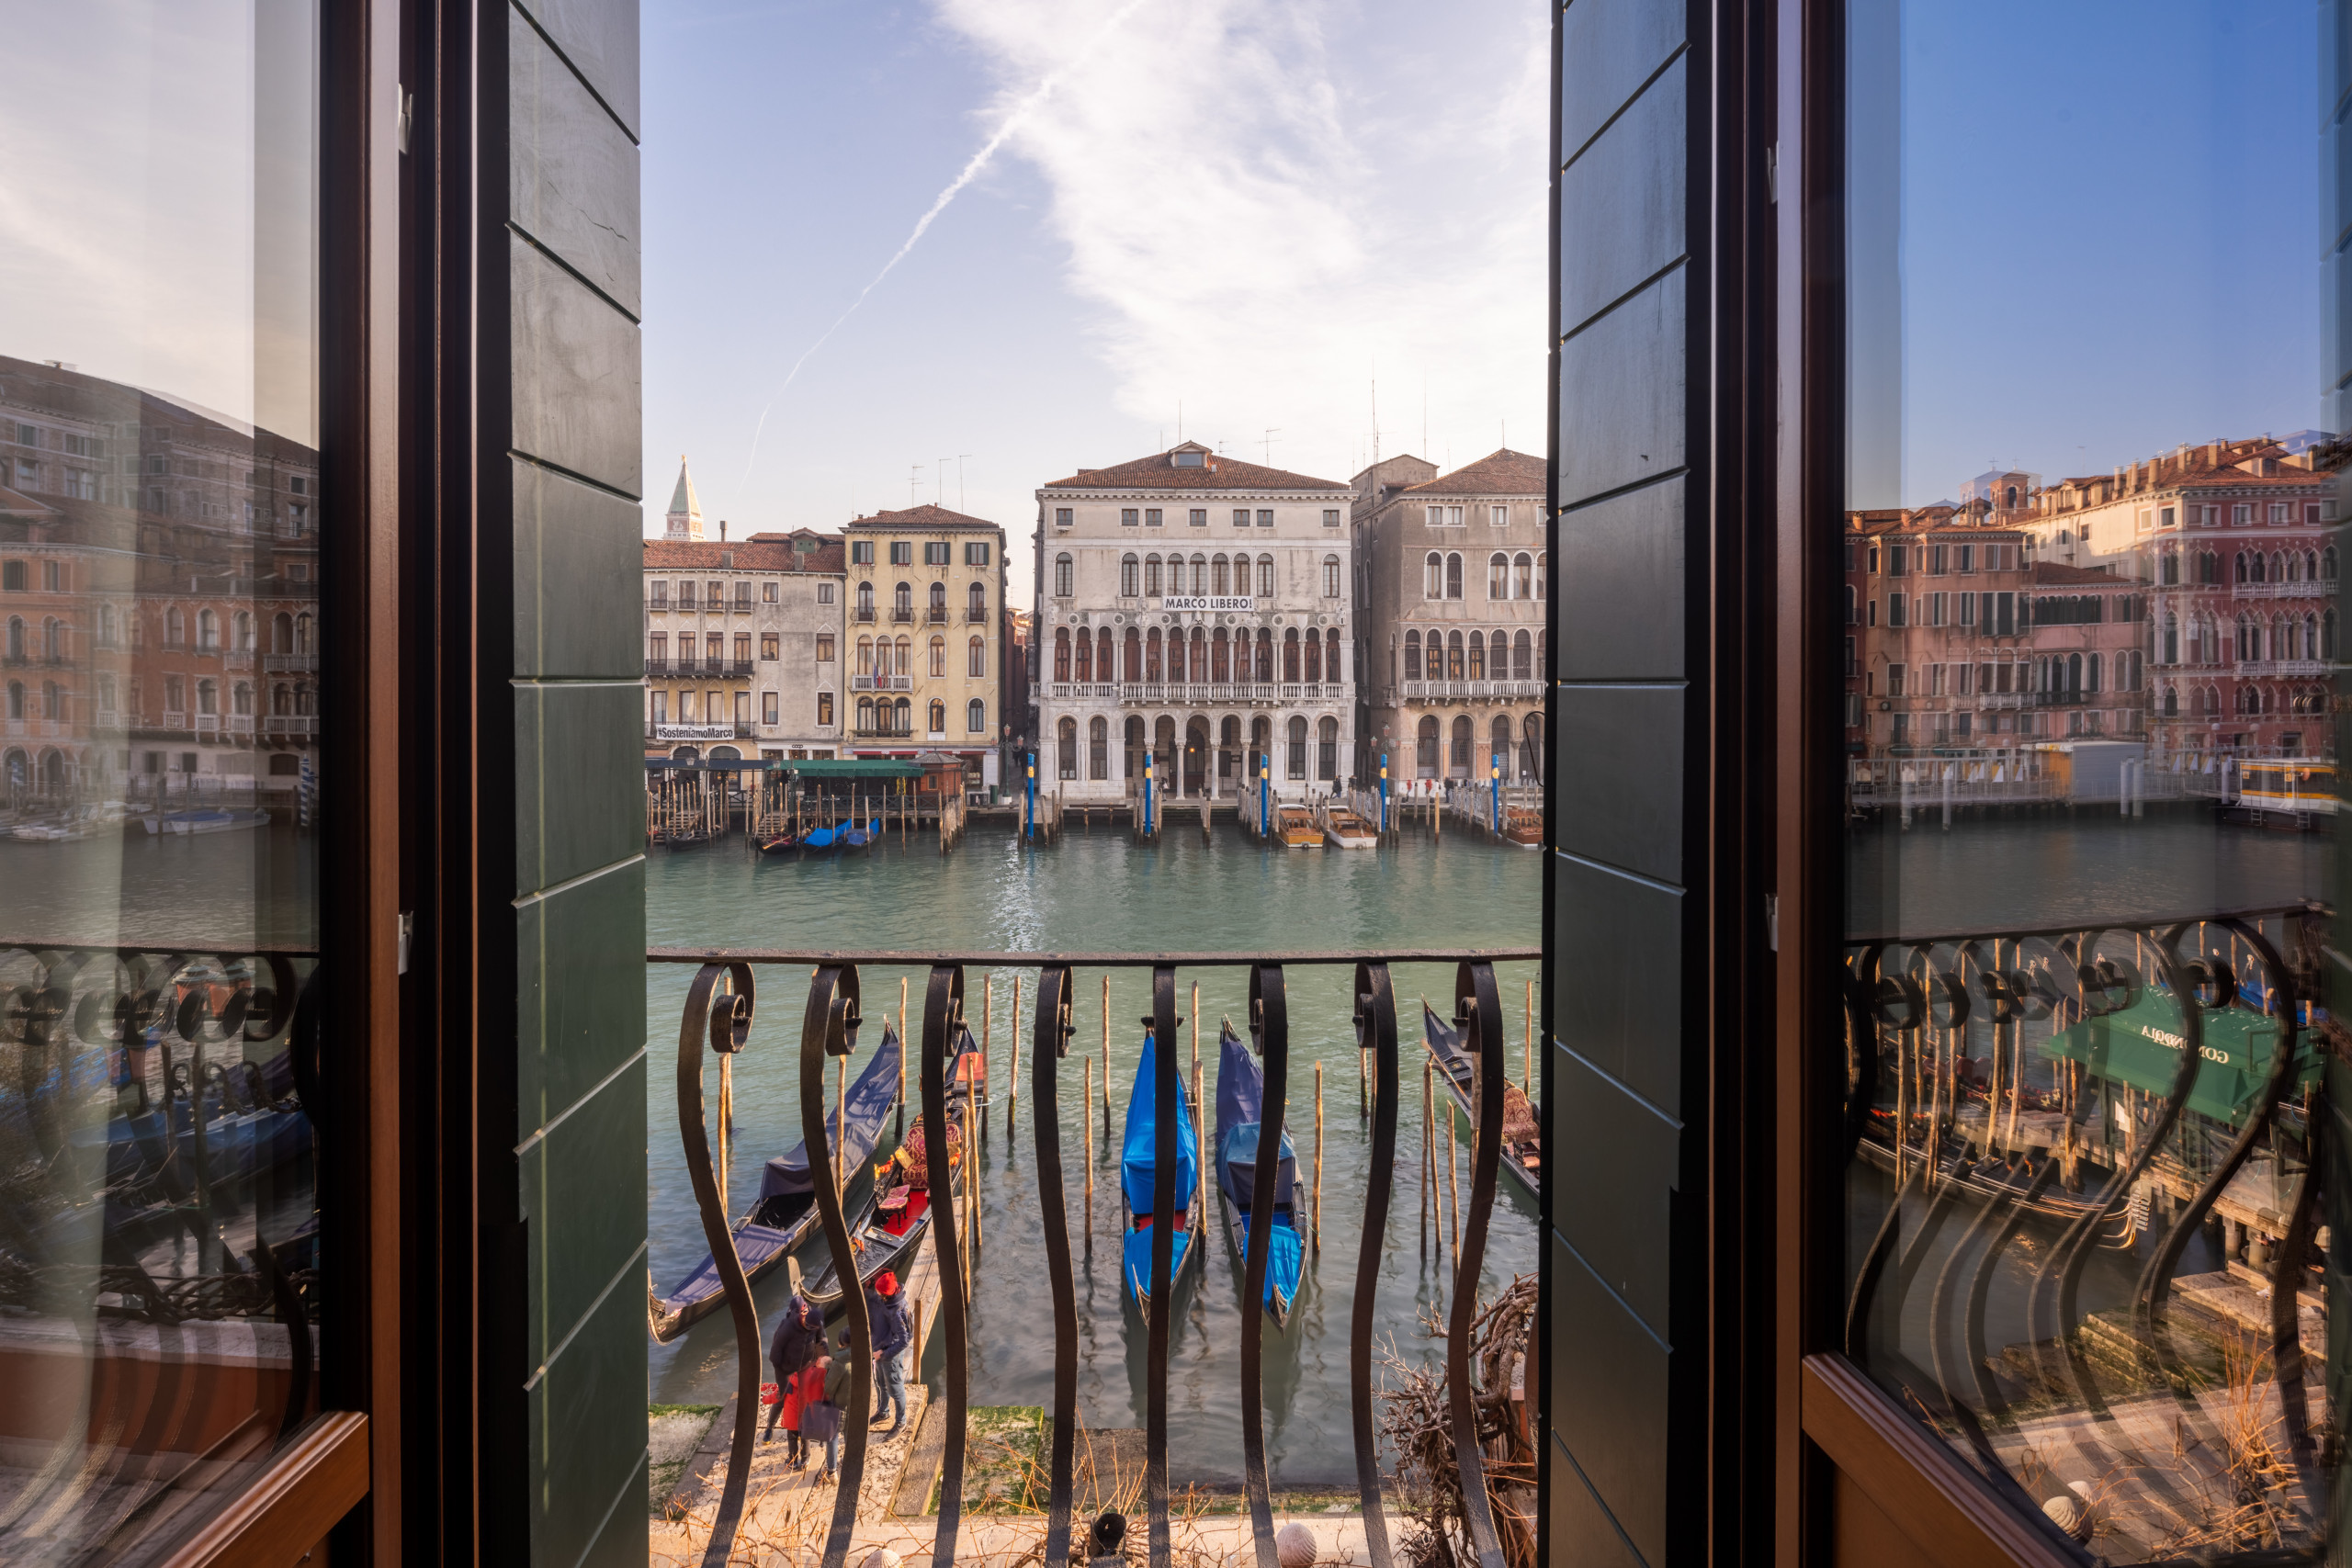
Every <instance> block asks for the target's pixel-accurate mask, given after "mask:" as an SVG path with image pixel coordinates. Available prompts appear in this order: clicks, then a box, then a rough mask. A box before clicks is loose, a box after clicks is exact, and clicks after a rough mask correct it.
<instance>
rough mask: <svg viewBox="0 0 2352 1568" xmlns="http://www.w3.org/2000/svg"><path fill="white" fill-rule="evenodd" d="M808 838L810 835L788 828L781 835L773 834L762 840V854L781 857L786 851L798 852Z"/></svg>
mask: <svg viewBox="0 0 2352 1568" xmlns="http://www.w3.org/2000/svg"><path fill="white" fill-rule="evenodd" d="M807 837H808V835H806V834H804V833H802V832H801V831H800V830H799V829H795V828H786V829H785V830H784V831H783V832H781V833H771V834H769V835H768V836H767V837H766V838H764V839H762V840H760V853H762V854H763V855H780V854H782V853H784V852H786V850H797V849H798V848H799V847H800V846H801V844H802V843H803V842H805V841H806V840H807Z"/></svg>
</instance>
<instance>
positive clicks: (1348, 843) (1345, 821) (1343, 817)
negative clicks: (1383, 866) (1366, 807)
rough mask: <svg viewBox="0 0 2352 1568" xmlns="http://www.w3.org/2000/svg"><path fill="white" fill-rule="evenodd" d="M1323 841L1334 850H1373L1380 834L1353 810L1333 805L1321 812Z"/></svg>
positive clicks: (1377, 844) (1377, 845) (1378, 842)
mask: <svg viewBox="0 0 2352 1568" xmlns="http://www.w3.org/2000/svg"><path fill="white" fill-rule="evenodd" d="M1323 842H1324V843H1325V845H1326V846H1328V847H1329V848H1331V849H1335V850H1375V849H1378V848H1379V847H1380V834H1379V833H1378V832H1377V831H1376V830H1375V829H1374V828H1373V825H1372V824H1371V823H1369V822H1367V821H1365V820H1364V819H1363V818H1362V817H1360V816H1358V815H1357V814H1356V813H1355V812H1353V811H1351V810H1349V809H1348V808H1347V807H1344V806H1334V807H1331V808H1330V809H1329V811H1326V812H1325V813H1324V814H1323Z"/></svg>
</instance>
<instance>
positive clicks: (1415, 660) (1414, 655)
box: [1405, 632, 1421, 681]
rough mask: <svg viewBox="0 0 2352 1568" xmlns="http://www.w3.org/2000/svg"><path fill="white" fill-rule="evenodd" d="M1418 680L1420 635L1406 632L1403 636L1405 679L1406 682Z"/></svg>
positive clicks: (1419, 676)
mask: <svg viewBox="0 0 2352 1568" xmlns="http://www.w3.org/2000/svg"><path fill="white" fill-rule="evenodd" d="M1420 678H1421V634H1420V633H1419V632H1407V633H1406V634H1405V679H1406V680H1408V681H1418V680H1419V679H1420Z"/></svg>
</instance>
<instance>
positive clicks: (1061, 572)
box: [1054, 555, 1078, 599]
mask: <svg viewBox="0 0 2352 1568" xmlns="http://www.w3.org/2000/svg"><path fill="white" fill-rule="evenodd" d="M1077 570H1078V569H1077V566H1076V565H1075V563H1073V562H1072V561H1071V560H1070V558H1069V556H1068V555H1058V556H1056V557H1055V558H1054V597H1056V598H1057V599H1067V598H1069V596H1070V595H1071V594H1072V593H1074V592H1077V591H1078V585H1077V582H1076V581H1075V578H1076V576H1077Z"/></svg>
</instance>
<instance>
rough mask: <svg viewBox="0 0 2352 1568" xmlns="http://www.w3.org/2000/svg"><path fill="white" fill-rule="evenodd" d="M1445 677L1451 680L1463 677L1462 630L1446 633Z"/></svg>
mask: <svg viewBox="0 0 2352 1568" xmlns="http://www.w3.org/2000/svg"><path fill="white" fill-rule="evenodd" d="M1445 678H1446V679H1447V680H1449V681H1459V680H1461V679H1462V678H1463V675H1462V634H1461V633H1460V632H1448V633H1446V634H1445Z"/></svg>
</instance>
